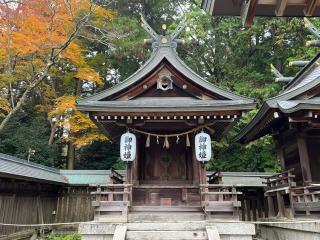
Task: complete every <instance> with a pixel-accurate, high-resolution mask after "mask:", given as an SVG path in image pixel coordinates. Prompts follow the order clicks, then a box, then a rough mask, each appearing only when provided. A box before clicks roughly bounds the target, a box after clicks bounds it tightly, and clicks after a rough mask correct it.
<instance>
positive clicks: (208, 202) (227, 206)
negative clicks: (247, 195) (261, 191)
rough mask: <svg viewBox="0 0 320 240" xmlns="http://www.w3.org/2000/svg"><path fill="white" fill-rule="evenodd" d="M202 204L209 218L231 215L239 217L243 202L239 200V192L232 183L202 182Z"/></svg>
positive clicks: (233, 217) (234, 217) (235, 217)
mask: <svg viewBox="0 0 320 240" xmlns="http://www.w3.org/2000/svg"><path fill="white" fill-rule="evenodd" d="M200 190H201V205H202V207H203V209H204V211H205V213H206V214H207V216H208V217H209V218H215V217H223V218H226V217H229V218H230V217H231V218H232V219H238V218H239V212H238V210H239V207H241V202H240V201H238V195H240V194H242V193H241V192H238V191H237V190H236V188H235V187H234V186H232V185H224V184H202V185H200Z"/></svg>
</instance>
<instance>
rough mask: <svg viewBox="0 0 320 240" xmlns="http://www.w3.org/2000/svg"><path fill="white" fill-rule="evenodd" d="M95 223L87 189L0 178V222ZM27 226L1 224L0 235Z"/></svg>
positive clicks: (23, 228) (18, 230)
mask: <svg viewBox="0 0 320 240" xmlns="http://www.w3.org/2000/svg"><path fill="white" fill-rule="evenodd" d="M89 220H93V209H92V207H91V195H90V189H89V188H88V187H64V186H56V185H52V184H45V183H37V182H28V181H23V180H12V179H6V178H0V223H12V224H39V223H54V222H79V221H89ZM26 229H28V227H12V226H1V225H0V236H5V235H8V234H11V233H16V232H20V231H23V230H26Z"/></svg>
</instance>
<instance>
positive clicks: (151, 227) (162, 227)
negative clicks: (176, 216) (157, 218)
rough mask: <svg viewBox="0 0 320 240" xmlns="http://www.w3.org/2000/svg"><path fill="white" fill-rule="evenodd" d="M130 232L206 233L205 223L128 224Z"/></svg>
mask: <svg viewBox="0 0 320 240" xmlns="http://www.w3.org/2000/svg"><path fill="white" fill-rule="evenodd" d="M127 229H128V231H205V229H206V222H205V221H192V222H175V223H172V222H171V223H170V222H149V223H146V222H141V223H140V222H139V223H128V224H127Z"/></svg>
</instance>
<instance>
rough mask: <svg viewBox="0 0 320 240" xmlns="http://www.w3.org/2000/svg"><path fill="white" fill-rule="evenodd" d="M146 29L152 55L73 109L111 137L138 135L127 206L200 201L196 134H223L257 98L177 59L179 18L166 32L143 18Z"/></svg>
mask: <svg viewBox="0 0 320 240" xmlns="http://www.w3.org/2000/svg"><path fill="white" fill-rule="evenodd" d="M143 27H144V28H145V29H146V30H147V31H148V33H149V34H150V36H151V37H152V39H150V40H148V41H149V42H150V43H151V44H152V48H153V52H152V55H151V57H150V59H149V60H148V61H147V62H146V63H145V64H144V65H142V66H141V68H140V69H139V70H138V71H137V72H135V73H134V74H133V75H131V76H130V77H129V78H128V79H126V80H125V81H123V82H121V83H119V84H118V85H116V86H114V87H112V88H110V89H107V90H105V91H103V92H100V93H98V94H96V95H94V96H92V97H89V98H86V99H83V100H81V101H79V102H78V109H79V110H81V111H84V112H87V113H89V116H90V118H91V119H92V120H93V121H94V122H95V124H96V125H97V126H98V127H99V128H100V129H101V131H102V132H104V133H105V134H106V135H107V137H108V138H109V139H110V140H112V141H119V139H120V137H121V135H122V134H124V133H126V132H127V131H130V132H131V133H133V134H135V136H136V138H137V155H136V159H135V160H134V161H133V163H132V164H131V165H130V167H129V168H128V171H127V175H126V179H127V183H130V184H131V185H132V189H131V190H130V194H132V199H130V200H129V201H130V204H132V206H160V207H161V206H171V207H173V206H176V207H179V206H184V207H188V206H194V207H201V202H202V199H201V196H202V195H201V194H200V186H204V185H205V184H207V182H206V173H205V168H204V167H203V164H201V163H199V162H198V161H197V160H196V157H195V147H194V136H195V134H196V133H198V132H200V131H203V132H206V133H207V134H210V135H211V138H212V139H215V140H217V139H220V138H221V137H222V136H223V135H224V134H226V132H227V131H228V130H229V129H230V127H232V126H233V125H234V124H235V122H236V121H237V119H238V118H239V117H240V116H241V114H242V113H243V112H246V111H248V110H250V109H252V108H253V107H254V102H253V100H252V99H249V98H246V97H243V96H239V95H236V94H234V93H231V92H228V91H226V90H222V89H221V88H219V87H217V86H215V85H213V84H211V83H209V82H207V81H206V80H204V79H203V78H202V77H200V76H199V75H198V74H196V73H195V72H194V71H193V70H191V69H190V68H189V67H188V66H187V65H186V64H185V63H184V62H183V61H182V60H181V59H180V58H179V57H178V54H177V52H176V48H177V45H178V43H179V42H181V41H180V40H179V39H177V36H178V35H179V33H180V32H181V31H182V30H183V28H184V26H183V24H180V25H179V26H178V28H177V29H176V30H175V31H174V32H173V33H172V34H171V35H167V36H161V35H158V34H157V33H155V32H154V31H153V30H152V29H151V27H150V26H149V25H148V24H147V23H146V22H145V21H144V20H143ZM210 147H211V146H210ZM131 185H130V186H131ZM131 191H132V192H131ZM220 199H221V198H220ZM229 200H230V199H229ZM220 207H221V206H220ZM230 207H231V208H232V207H234V205H232V206H231V205H230ZM200 209H201V208H200ZM229 210H230V209H229Z"/></svg>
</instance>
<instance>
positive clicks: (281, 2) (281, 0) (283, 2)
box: [275, 0, 288, 17]
mask: <svg viewBox="0 0 320 240" xmlns="http://www.w3.org/2000/svg"><path fill="white" fill-rule="evenodd" d="M287 3H288V0H278V2H277V6H276V10H275V14H276V16H278V17H281V16H283V14H284V11H285V10H286V7H287Z"/></svg>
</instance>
